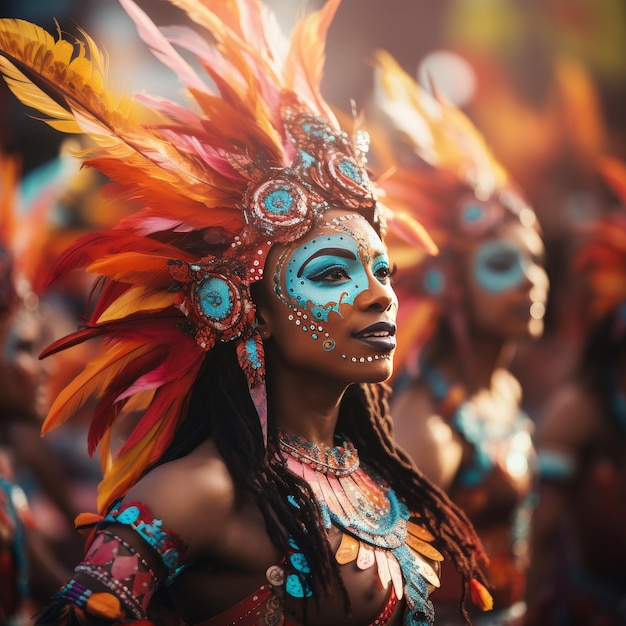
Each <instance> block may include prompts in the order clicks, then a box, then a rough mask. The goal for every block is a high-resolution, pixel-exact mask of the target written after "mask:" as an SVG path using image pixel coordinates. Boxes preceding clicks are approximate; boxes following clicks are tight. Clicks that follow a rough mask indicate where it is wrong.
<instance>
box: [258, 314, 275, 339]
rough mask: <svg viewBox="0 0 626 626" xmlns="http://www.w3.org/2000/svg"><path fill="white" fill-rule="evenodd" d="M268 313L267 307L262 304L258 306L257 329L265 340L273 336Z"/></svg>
mask: <svg viewBox="0 0 626 626" xmlns="http://www.w3.org/2000/svg"><path fill="white" fill-rule="evenodd" d="M268 317H269V316H268V315H266V312H265V309H264V308H263V307H262V306H257V309H256V316H255V322H256V329H257V331H258V333H259V334H260V335H261V339H263V341H265V340H266V339H269V338H270V337H271V336H272V329H271V326H270V324H269V321H268Z"/></svg>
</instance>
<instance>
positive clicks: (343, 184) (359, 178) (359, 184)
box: [325, 152, 372, 207]
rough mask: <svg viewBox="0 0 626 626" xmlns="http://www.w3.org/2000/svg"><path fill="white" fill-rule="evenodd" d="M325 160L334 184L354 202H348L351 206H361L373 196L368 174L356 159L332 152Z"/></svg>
mask: <svg viewBox="0 0 626 626" xmlns="http://www.w3.org/2000/svg"><path fill="white" fill-rule="evenodd" d="M325 160H326V167H327V168H328V172H329V174H330V177H331V179H332V180H333V182H335V183H336V184H337V185H338V186H339V188H340V189H342V190H343V191H346V192H347V193H348V194H349V195H348V198H350V199H352V202H349V201H348V202H347V204H348V205H349V206H355V207H356V206H359V204H361V203H362V202H363V200H364V199H366V198H370V197H371V196H372V193H371V190H370V187H369V182H368V181H369V178H368V176H367V172H366V171H365V168H363V167H362V166H361V165H359V164H358V163H357V162H356V160H355V159H353V158H352V157H351V156H348V155H345V154H342V153H341V152H331V153H330V154H329V155H327V156H326V159H325Z"/></svg>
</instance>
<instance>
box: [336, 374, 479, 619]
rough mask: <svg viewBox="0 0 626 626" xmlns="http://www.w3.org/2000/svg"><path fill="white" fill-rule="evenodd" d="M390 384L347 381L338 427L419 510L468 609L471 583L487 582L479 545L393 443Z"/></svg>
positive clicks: (454, 511)
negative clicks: (456, 573)
mask: <svg viewBox="0 0 626 626" xmlns="http://www.w3.org/2000/svg"><path fill="white" fill-rule="evenodd" d="M389 395H390V387H389V386H388V385H386V384H384V383H367V384H353V385H351V386H350V387H349V388H348V390H347V391H346V394H345V396H344V398H343V401H342V403H341V408H340V413H339V420H338V423H337V430H338V431H339V432H341V433H342V434H345V435H346V436H347V437H349V438H350V439H351V440H352V442H353V443H354V444H355V446H356V447H357V450H359V458H360V459H361V460H362V462H363V463H366V464H367V465H368V466H369V467H371V468H373V469H374V470H375V471H376V472H377V473H378V474H379V475H380V476H381V477H382V478H384V479H385V480H386V481H387V482H388V483H389V484H390V485H392V486H393V489H394V490H395V492H396V494H397V495H398V496H399V497H400V498H402V499H403V500H404V501H405V502H406V504H407V506H408V507H409V510H410V511H412V512H416V513H420V514H421V516H422V519H421V521H423V522H424V523H425V524H426V526H427V527H428V529H429V530H430V531H431V532H432V533H433V534H434V535H435V536H436V537H437V538H438V547H439V548H441V550H442V551H443V552H444V553H445V554H446V556H447V557H448V558H450V559H451V560H452V562H453V563H454V565H455V567H456V569H457V570H458V571H459V573H460V574H461V576H462V578H463V583H464V585H463V595H462V598H461V606H460V609H461V613H462V615H463V617H464V619H465V621H466V622H467V623H468V624H469V623H471V621H470V618H469V615H468V613H467V610H466V606H465V605H466V601H467V598H468V592H469V583H470V581H471V580H472V578H475V579H477V580H479V581H480V582H482V583H483V584H485V585H488V582H487V580H486V578H485V575H484V574H483V572H482V570H481V565H482V564H485V563H486V562H487V557H486V554H485V552H484V550H483V547H482V544H481V541H480V539H479V538H478V536H477V535H476V532H475V531H474V527H473V526H472V524H471V522H470V521H469V519H468V518H467V516H466V515H465V513H464V512H463V511H462V510H461V509H460V508H459V507H458V506H457V505H456V504H454V502H452V501H451V500H450V498H449V497H448V495H447V494H446V493H445V492H444V491H443V490H442V489H440V488H439V487H437V486H436V485H435V484H434V483H432V482H431V481H430V480H429V479H428V478H426V476H424V474H422V473H421V472H420V471H419V470H418V469H417V467H416V466H415V464H414V463H413V461H412V460H411V458H410V457H409V456H408V455H407V454H406V452H404V451H403V450H402V449H401V448H400V447H399V446H398V444H397V443H396V441H395V439H394V437H393V421H392V419H391V415H390V412H389V401H388V400H389Z"/></svg>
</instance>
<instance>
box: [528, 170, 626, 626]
mask: <svg viewBox="0 0 626 626" xmlns="http://www.w3.org/2000/svg"><path fill="white" fill-rule="evenodd" d="M600 169H601V170H602V171H603V173H604V176H605V178H606V180H607V183H608V186H609V188H611V189H613V191H614V193H615V195H614V201H615V203H617V199H618V198H619V197H620V196H621V200H622V206H614V210H612V211H607V212H606V213H605V214H603V215H602V216H600V217H598V218H597V219H596V220H594V221H593V222H591V223H590V224H588V225H587V228H586V229H585V234H584V237H585V238H584V239H583V241H582V243H581V245H580V247H579V250H578V252H577V254H576V256H575V257H574V260H573V264H572V268H571V270H572V272H573V273H574V274H575V275H576V276H577V277H578V279H579V280H581V281H582V284H583V287H584V293H585V295H586V303H587V306H586V309H585V312H586V316H585V319H586V322H587V326H586V328H587V332H586V337H585V343H584V349H583V350H582V352H581V357H580V359H579V361H578V362H577V364H576V369H575V372H574V375H573V376H572V377H571V378H570V379H569V380H568V381H566V382H565V383H563V384H562V385H561V386H560V387H559V388H558V389H556V390H554V392H553V395H552V397H551V398H550V400H549V402H547V404H546V406H545V408H544V411H543V414H542V416H541V419H540V422H539V423H540V425H539V428H538V431H537V439H536V441H537V450H538V457H539V467H540V476H541V481H540V497H539V501H538V505H537V509H536V512H535V515H534V518H533V533H532V537H533V540H532V546H533V549H532V559H531V577H530V587H529V599H530V601H531V610H530V612H529V618H528V622H527V623H528V624H545V625H546V626H552V625H554V626H574V625H576V626H583V625H584V626H589V625H594V624H601V625H602V626H618V624H625V623H626V575H625V574H624V562H626V208H625V206H624V204H623V203H624V202H625V201H626V165H625V164H623V163H622V162H619V161H615V160H614V159H604V160H602V162H601V164H600Z"/></svg>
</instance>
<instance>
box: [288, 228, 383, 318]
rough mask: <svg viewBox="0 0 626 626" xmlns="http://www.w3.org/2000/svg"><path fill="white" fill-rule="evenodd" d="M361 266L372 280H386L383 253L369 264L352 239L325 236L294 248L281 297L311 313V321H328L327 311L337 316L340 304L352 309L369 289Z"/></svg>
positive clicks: (335, 235) (330, 235) (340, 235)
mask: <svg viewBox="0 0 626 626" xmlns="http://www.w3.org/2000/svg"><path fill="white" fill-rule="evenodd" d="M365 263H368V264H369V265H370V267H371V271H372V273H373V274H374V275H375V276H380V277H381V278H386V277H388V276H389V271H390V270H389V261H388V259H387V255H386V254H384V253H380V254H377V255H376V257H375V258H374V259H373V260H370V259H369V256H368V258H367V259H362V258H361V253H360V251H359V246H358V245H357V242H356V241H355V239H354V238H353V237H351V236H350V235H345V234H339V233H338V234H329V235H325V236H322V237H317V238H315V239H313V240H311V241H309V242H307V243H306V244H303V245H302V246H300V247H299V248H297V249H296V250H295V251H294V252H293V254H292V255H291V257H290V259H289V262H288V263H287V265H286V267H285V270H284V271H285V273H286V276H285V283H286V292H285V295H286V296H287V297H288V298H289V299H291V300H292V301H295V302H294V304H297V305H299V306H301V307H302V308H303V309H307V310H309V311H310V312H311V315H312V316H313V318H314V319H318V320H322V321H328V315H329V313H330V312H331V311H333V312H335V313H339V307H340V306H341V305H342V304H349V305H353V304H354V301H355V299H356V298H357V296H358V295H359V294H361V293H362V292H363V291H364V290H365V289H367V288H368V286H369V278H368V275H367V270H366V266H365Z"/></svg>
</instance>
